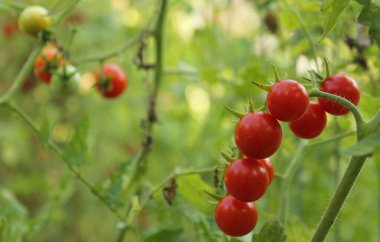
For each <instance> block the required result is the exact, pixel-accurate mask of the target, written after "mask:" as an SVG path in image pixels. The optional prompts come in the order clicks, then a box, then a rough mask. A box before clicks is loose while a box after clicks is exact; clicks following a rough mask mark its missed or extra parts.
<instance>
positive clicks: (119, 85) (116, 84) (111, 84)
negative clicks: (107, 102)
mask: <svg viewBox="0 0 380 242" xmlns="http://www.w3.org/2000/svg"><path fill="white" fill-rule="evenodd" d="M96 79H97V82H98V84H97V88H98V91H99V92H100V93H101V94H102V95H103V97H105V98H115V97H118V96H120V95H121V94H122V93H123V92H124V90H125V89H126V88H127V77H126V75H125V73H124V71H123V70H122V69H121V68H120V67H119V66H117V65H112V64H111V65H105V66H104V67H103V68H102V74H101V75H99V74H97V75H96Z"/></svg>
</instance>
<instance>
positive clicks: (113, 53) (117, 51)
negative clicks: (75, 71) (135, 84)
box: [73, 37, 140, 65]
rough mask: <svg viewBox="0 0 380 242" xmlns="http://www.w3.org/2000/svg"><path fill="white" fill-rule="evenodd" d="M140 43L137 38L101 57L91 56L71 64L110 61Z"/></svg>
mask: <svg viewBox="0 0 380 242" xmlns="http://www.w3.org/2000/svg"><path fill="white" fill-rule="evenodd" d="M139 41H140V38H139V37H136V38H133V39H131V40H130V41H128V42H126V43H125V44H124V45H122V46H120V47H119V48H117V49H114V50H111V51H109V52H107V53H105V54H102V55H93V56H88V57H84V58H79V59H77V60H74V61H73V63H74V64H75V65H81V64H84V63H89V62H103V61H105V60H107V59H110V58H112V57H114V56H117V55H120V53H122V52H124V51H126V50H127V49H129V48H131V47H132V46H134V45H136V44H138V43H139Z"/></svg>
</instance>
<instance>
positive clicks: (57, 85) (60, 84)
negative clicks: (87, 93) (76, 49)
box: [50, 65, 81, 95]
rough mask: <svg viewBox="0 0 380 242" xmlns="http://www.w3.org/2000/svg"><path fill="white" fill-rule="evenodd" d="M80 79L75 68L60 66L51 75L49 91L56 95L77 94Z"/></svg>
mask: <svg viewBox="0 0 380 242" xmlns="http://www.w3.org/2000/svg"><path fill="white" fill-rule="evenodd" d="M80 79H81V75H80V73H79V72H78V71H77V69H76V68H75V66H72V65H65V66H61V67H59V68H58V69H57V70H56V71H55V72H54V74H53V78H52V80H51V83H50V89H51V91H52V92H53V93H54V94H56V95H72V94H75V93H77V92H78V90H79V83H80Z"/></svg>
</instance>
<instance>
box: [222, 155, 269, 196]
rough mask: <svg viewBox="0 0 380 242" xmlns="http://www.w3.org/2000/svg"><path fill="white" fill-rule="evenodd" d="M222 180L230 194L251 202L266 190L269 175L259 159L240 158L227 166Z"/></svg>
mask: <svg viewBox="0 0 380 242" xmlns="http://www.w3.org/2000/svg"><path fill="white" fill-rule="evenodd" d="M224 182H225V184H226V188H227V191H228V193H229V194H231V196H233V197H235V198H236V199H239V200H240V201H243V202H253V201H256V200H258V199H259V198H261V197H262V196H263V195H264V193H265V191H266V190H267V187H268V185H269V175H268V172H267V170H266V168H265V166H264V165H263V164H262V163H261V162H260V161H259V160H255V159H252V158H241V159H237V160H234V161H232V162H231V164H230V165H229V166H228V167H227V170H226V173H225V175H224Z"/></svg>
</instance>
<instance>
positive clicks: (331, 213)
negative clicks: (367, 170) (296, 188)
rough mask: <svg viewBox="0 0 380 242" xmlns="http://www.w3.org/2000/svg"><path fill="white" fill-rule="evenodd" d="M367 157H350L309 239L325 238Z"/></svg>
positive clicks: (317, 240) (319, 241) (320, 241)
mask: <svg viewBox="0 0 380 242" xmlns="http://www.w3.org/2000/svg"><path fill="white" fill-rule="evenodd" d="M367 157H368V156H367V155H364V156H354V157H352V158H351V160H350V163H349V165H348V167H347V170H346V172H345V173H344V176H343V178H342V180H341V182H340V183H339V186H338V188H337V189H336V191H335V194H334V196H333V198H332V199H331V201H330V203H329V205H328V207H327V209H326V211H325V213H324V214H323V217H322V219H321V221H320V222H319V225H318V227H317V230H316V231H315V233H314V235H313V238H312V239H311V242H322V241H324V239H325V238H326V236H327V234H328V232H329V231H330V229H331V227H332V225H333V224H334V222H335V219H336V217H337V216H338V213H339V211H340V209H341V208H342V207H343V205H344V202H345V201H346V199H347V197H348V195H349V193H350V191H351V189H352V187H353V185H354V183H355V181H356V179H357V177H358V176H359V174H360V171H361V169H362V167H363V165H364V162H365V161H366V159H367Z"/></svg>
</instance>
